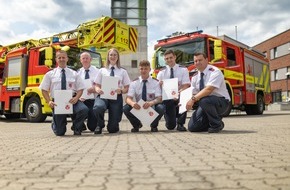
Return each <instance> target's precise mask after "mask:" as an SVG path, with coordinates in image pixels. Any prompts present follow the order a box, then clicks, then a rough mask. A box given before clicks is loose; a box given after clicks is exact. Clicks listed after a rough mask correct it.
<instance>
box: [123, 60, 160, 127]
mask: <svg viewBox="0 0 290 190" xmlns="http://www.w3.org/2000/svg"><path fill="white" fill-rule="evenodd" d="M139 71H140V76H139V77H138V78H137V79H136V80H134V81H133V82H131V83H130V86H129V91H128V94H127V98H126V105H125V106H124V107H123V111H124V114H125V115H126V117H127V118H128V120H129V121H130V123H131V124H132V126H133V128H132V129H131V132H139V128H140V127H142V123H141V122H140V120H139V119H138V118H136V117H135V116H134V115H133V114H132V113H131V112H130V111H131V110H132V109H137V110H139V109H141V105H139V104H138V101H139V100H140V99H141V98H142V99H143V100H144V101H145V104H143V108H144V109H148V108H149V107H152V108H153V109H155V111H156V112H157V113H158V116H157V118H156V119H155V120H154V121H153V122H152V123H151V125H150V127H151V132H158V128H157V127H158V123H159V120H160V119H161V117H162V116H163V113H164V106H163V105H162V104H161V99H162V96H161V88H160V85H159V82H158V81H157V80H156V79H153V78H152V77H151V76H150V75H149V73H150V63H149V61H147V60H143V61H141V62H140V64H139ZM144 88H145V89H144ZM142 96H143V97H142Z"/></svg>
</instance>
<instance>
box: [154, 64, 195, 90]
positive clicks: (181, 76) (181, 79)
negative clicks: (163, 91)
mask: <svg viewBox="0 0 290 190" xmlns="http://www.w3.org/2000/svg"><path fill="white" fill-rule="evenodd" d="M173 73H174V78H178V89H180V87H181V85H184V84H190V79H189V73H188V70H187V68H186V67H182V66H180V65H179V64H175V65H174V67H173ZM157 79H158V80H159V81H162V80H164V79H170V67H169V66H168V65H166V67H165V69H161V70H160V71H159V73H158V75H157Z"/></svg>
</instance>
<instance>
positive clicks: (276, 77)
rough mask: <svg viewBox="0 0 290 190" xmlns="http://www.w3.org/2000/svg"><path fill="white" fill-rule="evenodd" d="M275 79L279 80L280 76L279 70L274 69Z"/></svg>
mask: <svg viewBox="0 0 290 190" xmlns="http://www.w3.org/2000/svg"><path fill="white" fill-rule="evenodd" d="M274 80H279V77H278V70H275V71H274Z"/></svg>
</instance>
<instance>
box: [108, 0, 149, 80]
mask: <svg viewBox="0 0 290 190" xmlns="http://www.w3.org/2000/svg"><path fill="white" fill-rule="evenodd" d="M111 17H112V18H114V19H117V20H119V21H122V22H124V23H126V24H128V25H131V26H133V27H135V28H137V31H138V47H137V52H136V53H130V54H123V55H121V56H120V61H121V65H122V67H124V68H125V69H127V71H128V74H129V76H130V78H131V80H134V79H135V78H136V77H137V76H139V75H140V74H139V69H138V64H139V62H140V61H141V60H146V59H147V56H148V52H147V0H111Z"/></svg>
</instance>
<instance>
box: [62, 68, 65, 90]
mask: <svg viewBox="0 0 290 190" xmlns="http://www.w3.org/2000/svg"><path fill="white" fill-rule="evenodd" d="M61 89H62V90H65V89H66V77H65V70H64V69H62V70H61Z"/></svg>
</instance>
